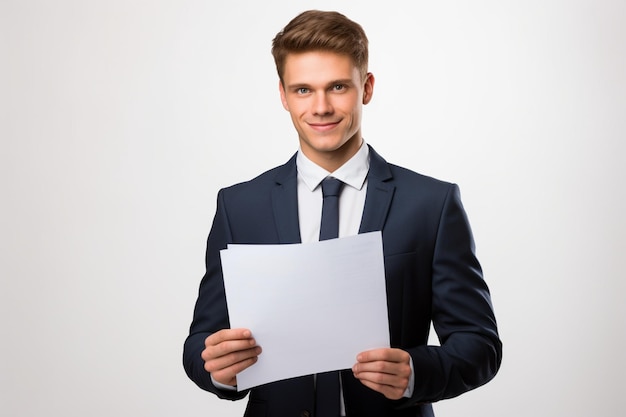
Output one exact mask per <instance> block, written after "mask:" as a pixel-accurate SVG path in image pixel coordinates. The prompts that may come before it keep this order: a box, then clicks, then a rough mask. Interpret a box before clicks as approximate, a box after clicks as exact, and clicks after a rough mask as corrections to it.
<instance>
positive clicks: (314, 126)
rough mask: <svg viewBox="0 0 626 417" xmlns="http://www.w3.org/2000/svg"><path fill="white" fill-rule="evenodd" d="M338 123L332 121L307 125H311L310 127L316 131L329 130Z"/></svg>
mask: <svg viewBox="0 0 626 417" xmlns="http://www.w3.org/2000/svg"><path fill="white" fill-rule="evenodd" d="M338 124H339V122H333V123H308V125H309V126H310V127H311V129H313V130H315V131H318V132H327V131H329V130H332V129H333V128H335V127H336V126H337V125H338Z"/></svg>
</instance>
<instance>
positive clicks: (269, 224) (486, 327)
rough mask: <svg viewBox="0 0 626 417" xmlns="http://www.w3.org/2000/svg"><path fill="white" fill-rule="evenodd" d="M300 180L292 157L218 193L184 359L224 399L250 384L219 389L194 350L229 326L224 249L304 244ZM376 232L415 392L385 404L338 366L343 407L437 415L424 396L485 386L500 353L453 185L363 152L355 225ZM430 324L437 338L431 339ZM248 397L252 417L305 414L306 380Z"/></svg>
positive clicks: (377, 414)
mask: <svg viewBox="0 0 626 417" xmlns="http://www.w3.org/2000/svg"><path fill="white" fill-rule="evenodd" d="M296 178H297V171H296V162H295V156H294V157H292V158H291V159H290V160H289V162H287V163H286V164H285V165H282V166H279V167H277V168H274V169H272V170H270V171H267V172H265V173H264V174H262V175H260V176H259V177H257V178H255V179H253V180H251V181H249V182H245V183H242V184H237V185H234V186H232V187H229V188H225V189H223V190H220V192H219V193H218V201H217V212H216V215H215V218H214V220H213V226H212V228H211V232H210V233H209V238H208V243H207V252H206V274H205V276H204V278H203V279H202V282H201V284H200V290H199V295H198V299H197V302H196V307H195V311H194V317H193V321H192V324H191V328H190V334H189V337H188V338H187V340H186V341H185V347H184V353H183V362H184V366H185V370H186V372H187V375H188V376H189V377H190V378H191V379H192V380H193V381H194V382H195V383H196V384H197V385H198V386H200V387H201V388H203V389H205V390H208V391H211V392H213V393H215V394H216V395H217V396H219V397H220V398H226V399H231V400H236V399H240V398H243V397H245V396H246V395H247V394H248V391H243V392H236V391H224V390H220V389H218V388H216V387H215V386H214V385H213V384H212V382H211V378H210V375H209V373H207V372H206V371H205V370H204V362H203V360H202V358H201V357H200V354H201V352H202V350H203V349H204V339H205V338H206V337H207V336H208V335H209V334H211V333H213V332H216V331H218V330H220V329H224V328H229V327H230V326H229V321H228V311H227V307H226V298H225V294H224V283H223V278H222V270H221V264H220V256H219V251H220V250H221V249H224V248H225V247H226V245H227V244H229V243H242V244H246V243H247V244H270V243H271V244H276V243H299V242H300V231H299V223H298V200H297V187H296ZM377 230H381V231H382V236H383V248H384V249H383V250H384V258H385V278H386V286H387V304H388V318H389V329H390V340H391V346H392V347H396V348H401V349H404V350H406V351H407V352H409V354H410V355H411V358H412V359H413V366H414V370H415V389H414V391H413V395H412V396H411V398H404V399H401V400H396V401H394V400H388V399H386V398H385V397H384V396H383V395H381V394H379V393H377V392H375V391H373V390H370V389H369V388H367V387H365V386H364V385H362V384H361V383H360V382H359V381H358V380H356V379H355V378H354V377H353V376H352V373H351V371H349V370H345V371H342V381H343V389H344V399H345V405H346V412H347V415H348V416H350V417H352V416H372V417H381V416H432V415H433V412H432V407H431V405H430V403H432V402H435V401H438V400H441V399H445V398H450V397H454V396H457V395H459V394H461V393H463V392H466V391H468V390H471V389H473V388H476V387H478V386H480V385H482V384H484V383H486V382H487V381H489V380H490V379H491V378H493V376H494V375H495V374H496V372H497V370H498V368H499V366H500V361H501V357H502V344H501V342H500V339H499V336H498V331H497V327H496V320H495V316H494V313H493V308H492V305H491V298H490V294H489V290H488V288H487V285H486V284H485V282H484V280H483V277H482V271H481V267H480V264H479V263H478V260H477V259H476V256H475V253H474V242H473V237H472V232H471V230H470V226H469V223H468V220H467V216H466V214H465V211H464V209H463V206H462V204H461V200H460V196H459V189H458V187H457V186H456V185H455V184H450V183H446V182H442V181H438V180H435V179H433V178H429V177H426V176H423V175H420V174H417V173H415V172H412V171H409V170H407V169H404V168H401V167H398V166H395V165H392V164H388V163H387V162H386V161H385V160H384V159H383V158H382V157H381V156H380V155H378V154H377V153H376V152H375V151H374V150H373V149H372V148H370V169H369V173H368V185H367V194H366V199H365V207H364V209H363V216H362V220H361V226H360V233H364V232H370V231H377ZM431 321H432V323H433V325H434V329H435V331H436V332H437V335H438V337H439V340H440V344H441V346H427V345H426V344H427V341H428V333H429V330H430V324H431ZM251 330H252V331H254V329H251ZM346 331H349V329H346ZM303 343H306V341H303ZM249 394H250V398H249V401H248V406H247V409H246V413H245V416H247V417H256V416H272V417H286V416H301V415H304V416H307V415H312V410H313V404H314V391H313V377H312V376H305V377H300V378H294V379H289V380H285V381H279V382H275V383H271V384H267V385H263V386H260V387H256V388H253V389H251V390H249ZM322 417H325V416H322Z"/></svg>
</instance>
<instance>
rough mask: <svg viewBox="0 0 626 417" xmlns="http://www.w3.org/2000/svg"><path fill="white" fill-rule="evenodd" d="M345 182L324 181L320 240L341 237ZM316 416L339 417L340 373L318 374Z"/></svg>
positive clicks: (334, 179)
mask: <svg viewBox="0 0 626 417" xmlns="http://www.w3.org/2000/svg"><path fill="white" fill-rule="evenodd" d="M343 184H344V183H343V182H341V181H339V180H338V179H336V178H332V177H327V178H326V179H325V180H324V181H322V194H323V195H324V202H323V204H322V224H321V226H320V240H327V239H334V238H336V237H339V194H340V193H341V189H342V188H343ZM315 387H316V388H315V416H316V417H331V416H332V417H336V416H339V371H332V372H324V373H322V374H317V379H316V383H315Z"/></svg>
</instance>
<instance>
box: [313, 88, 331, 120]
mask: <svg viewBox="0 0 626 417" xmlns="http://www.w3.org/2000/svg"><path fill="white" fill-rule="evenodd" d="M332 113H333V106H332V103H331V102H330V97H329V96H328V94H326V92H322V93H318V94H315V98H314V102H313V114H315V115H316V116H326V115H329V114H332Z"/></svg>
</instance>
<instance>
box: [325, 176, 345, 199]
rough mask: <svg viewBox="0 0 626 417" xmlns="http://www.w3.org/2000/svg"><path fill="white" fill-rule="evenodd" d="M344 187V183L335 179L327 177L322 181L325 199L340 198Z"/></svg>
mask: <svg viewBox="0 0 626 417" xmlns="http://www.w3.org/2000/svg"><path fill="white" fill-rule="evenodd" d="M342 187H343V182H342V181H341V180H338V179H337V178H333V177H326V178H325V179H324V181H322V194H323V196H324V197H334V196H338V195H339V193H340V192H341V188H342Z"/></svg>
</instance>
